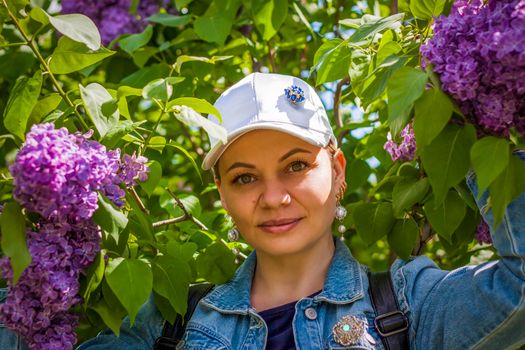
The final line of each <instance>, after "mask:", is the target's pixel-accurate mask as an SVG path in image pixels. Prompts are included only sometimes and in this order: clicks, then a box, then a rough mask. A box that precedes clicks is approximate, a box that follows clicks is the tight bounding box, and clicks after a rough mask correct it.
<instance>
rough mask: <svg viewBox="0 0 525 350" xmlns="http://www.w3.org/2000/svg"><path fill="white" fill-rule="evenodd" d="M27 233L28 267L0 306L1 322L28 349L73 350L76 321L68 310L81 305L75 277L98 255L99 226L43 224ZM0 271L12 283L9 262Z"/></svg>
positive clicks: (5, 261) (87, 223)
mask: <svg viewBox="0 0 525 350" xmlns="http://www.w3.org/2000/svg"><path fill="white" fill-rule="evenodd" d="M38 226H39V227H38V232H31V231H29V232H28V233H27V240H28V246H29V252H30V253H31V256H32V262H31V264H30V265H29V266H28V268H26V269H25V270H24V272H23V273H22V275H21V276H20V279H19V281H18V283H17V284H16V285H14V286H13V285H12V284H9V288H10V290H9V295H8V298H7V300H6V302H5V303H4V304H3V305H2V306H1V307H0V311H1V314H2V321H3V322H4V323H5V325H6V326H7V327H9V328H10V329H11V330H13V331H15V332H17V333H18V334H20V335H22V336H23V337H24V339H25V341H26V343H27V344H28V346H29V348H30V349H32V350H44V349H46V350H47V349H63V350H68V349H72V348H73V346H74V345H75V343H76V335H75V327H76V325H77V323H78V317H77V316H76V315H75V314H73V313H71V312H70V311H69V309H70V308H71V307H72V306H74V305H76V304H78V303H79V302H81V298H80V297H79V296H78V295H77V294H78V291H79V287H80V286H79V275H80V272H81V270H82V269H83V268H85V267H87V266H88V265H89V264H90V263H91V262H92V261H93V260H94V258H95V256H96V255H97V253H98V251H99V244H100V243H99V240H100V232H99V228H98V226H96V225H95V224H92V223H90V221H84V222H82V223H79V224H77V225H68V224H51V223H43V224H42V225H38ZM0 268H1V269H2V273H3V275H4V277H5V278H8V279H12V277H13V276H12V270H11V267H10V264H9V260H8V259H6V258H2V259H1V260H0Z"/></svg>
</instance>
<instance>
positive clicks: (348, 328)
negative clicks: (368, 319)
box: [332, 315, 366, 346]
mask: <svg viewBox="0 0 525 350" xmlns="http://www.w3.org/2000/svg"><path fill="white" fill-rule="evenodd" d="M365 328H366V324H365V322H364V321H362V320H360V319H359V318H357V317H355V316H350V315H347V316H344V317H343V318H341V319H340V320H339V321H338V322H337V323H336V324H335V326H334V328H333V329H332V334H333V336H334V340H335V341H336V342H337V343H338V344H341V345H343V346H350V345H354V344H356V343H358V341H359V339H360V338H361V337H362V336H363V334H364V333H365Z"/></svg>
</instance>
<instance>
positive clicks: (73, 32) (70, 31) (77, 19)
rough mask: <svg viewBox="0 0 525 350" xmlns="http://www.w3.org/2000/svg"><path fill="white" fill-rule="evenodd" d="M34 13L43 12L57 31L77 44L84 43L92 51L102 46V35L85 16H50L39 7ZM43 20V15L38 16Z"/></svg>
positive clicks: (76, 14) (34, 9)
mask: <svg viewBox="0 0 525 350" xmlns="http://www.w3.org/2000/svg"><path fill="white" fill-rule="evenodd" d="M33 11H41V12H43V13H44V14H45V15H46V16H47V17H48V18H49V22H50V23H51V25H52V26H53V27H55V29H56V30H57V31H59V32H60V33H62V34H63V35H65V36H66V37H68V38H70V39H71V40H74V41H76V42H79V43H82V44H84V45H85V46H87V47H88V48H90V49H91V50H98V49H99V48H100V45H101V41H100V33H99V32H98V29H97V26H96V25H95V23H93V21H92V20H91V19H90V18H89V17H87V16H84V15H81V14H78V13H75V14H68V15H58V16H50V15H49V14H48V13H47V12H45V11H44V10H42V9H39V8H37V7H35V8H33ZM38 17H39V18H42V14H39V15H38Z"/></svg>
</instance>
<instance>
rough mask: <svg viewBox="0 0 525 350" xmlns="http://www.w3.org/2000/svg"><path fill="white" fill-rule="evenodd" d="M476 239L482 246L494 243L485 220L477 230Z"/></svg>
mask: <svg viewBox="0 0 525 350" xmlns="http://www.w3.org/2000/svg"><path fill="white" fill-rule="evenodd" d="M475 238H476V240H477V241H478V242H479V243H481V244H483V243H488V244H491V243H492V237H491V236H490V228H489V225H487V223H486V222H485V221H484V220H483V219H482V220H481V221H480V222H479V224H478V227H477V228H476V235H475Z"/></svg>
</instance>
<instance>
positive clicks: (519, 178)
mask: <svg viewBox="0 0 525 350" xmlns="http://www.w3.org/2000/svg"><path fill="white" fill-rule="evenodd" d="M523 174H525V162H523V161H522V160H521V159H520V158H519V157H517V156H516V155H511V156H510V157H509V164H508V165H507V167H506V168H505V170H503V172H502V173H501V174H499V175H498V177H496V179H495V180H494V181H493V182H492V183H491V184H490V186H489V191H490V203H491V205H492V214H493V216H494V223H493V227H494V228H496V227H498V225H499V224H500V223H501V221H502V220H503V216H504V215H505V210H506V208H507V205H509V204H510V202H512V201H513V200H514V199H515V198H517V197H518V196H520V195H521V194H522V193H523V191H525V176H523Z"/></svg>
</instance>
